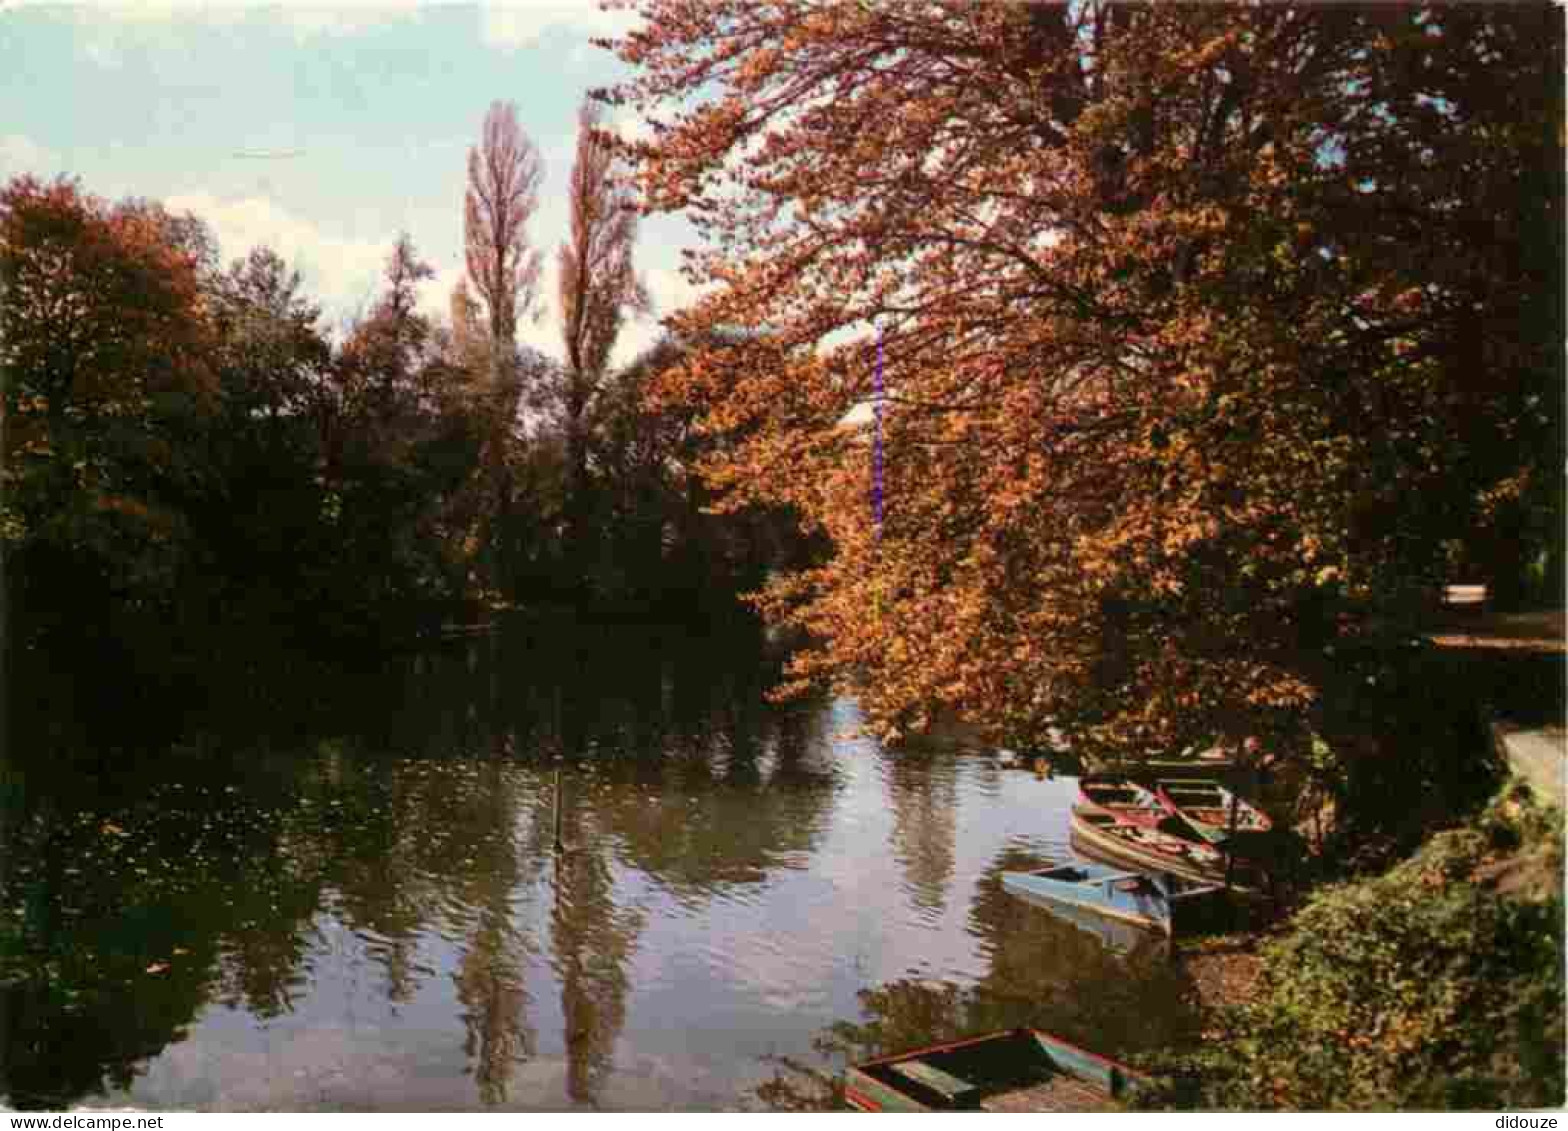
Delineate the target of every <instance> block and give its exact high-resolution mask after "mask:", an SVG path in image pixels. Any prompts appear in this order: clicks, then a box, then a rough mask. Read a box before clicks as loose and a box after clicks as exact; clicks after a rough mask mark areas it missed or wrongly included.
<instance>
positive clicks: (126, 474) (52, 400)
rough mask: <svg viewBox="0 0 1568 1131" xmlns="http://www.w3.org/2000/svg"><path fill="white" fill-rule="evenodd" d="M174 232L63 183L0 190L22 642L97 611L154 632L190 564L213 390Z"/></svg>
mask: <svg viewBox="0 0 1568 1131" xmlns="http://www.w3.org/2000/svg"><path fill="white" fill-rule="evenodd" d="M167 221H168V218H167V217H165V216H164V215H163V214H162V213H161V211H160V210H155V209H149V208H147V207H145V206H141V205H138V204H135V203H131V204H127V205H122V206H113V205H110V204H108V203H106V202H105V201H102V200H100V199H97V198H95V197H92V196H89V195H86V194H84V193H83V192H81V190H80V189H79V188H78V187H77V185H76V184H75V183H73V182H70V181H66V180H60V181H56V182H54V183H52V184H43V183H40V182H39V181H36V180H34V179H33V178H31V177H25V176H24V177H19V178H17V179H14V180H12V181H11V182H10V183H8V184H6V185H5V186H4V187H3V189H0V295H3V300H4V308H3V312H0V324H3V329H4V335H3V338H0V375H3V380H4V407H3V413H4V415H3V417H0V421H3V424H4V448H3V456H4V467H3V472H0V475H3V497H0V552H4V553H5V555H6V559H7V562H6V574H7V577H6V580H7V585H8V588H9V589H10V590H11V598H12V599H11V601H10V608H11V609H12V611H13V612H14V613H16V614H19V615H22V616H25V617H26V618H27V620H28V622H29V625H26V626H22V627H23V628H24V629H26V628H32V629H38V630H43V629H44V627H45V626H46V625H47V624H48V623H49V622H50V621H51V619H52V618H53V617H55V616H59V617H61V618H62V621H61V623H65V622H69V621H72V620H73V614H74V615H75V616H81V615H82V614H83V611H84V610H89V609H95V608H97V607H98V606H97V602H98V601H99V600H100V599H101V600H103V601H106V602H108V603H109V606H108V607H112V608H117V609H121V610H128V609H131V608H133V607H135V608H139V609H142V610H143V611H145V612H147V613H148V614H149V615H154V616H156V615H158V613H159V610H164V609H167V608H168V603H169V602H170V601H171V600H172V599H173V596H174V594H175V591H176V590H175V587H176V584H177V582H178V579H179V577H180V575H181V572H182V571H183V570H184V569H185V568H186V567H187V565H188V556H189V554H190V552H191V549H192V544H191V539H190V524H189V507H188V504H189V502H190V500H191V499H193V498H194V497H196V496H198V495H199V494H200V493H201V492H202V491H203V490H204V489H205V487H204V483H205V481H206V479H207V477H208V475H207V472H208V467H207V465H206V463H205V462H204V460H203V458H202V450H201V444H200V443H199V439H200V435H201V432H202V429H203V428H204V426H205V421H206V419H207V418H208V417H209V416H210V415H211V413H212V412H213V409H214V407H215V403H216V399H215V393H216V387H215V381H214V377H213V370H212V366H211V364H210V361H211V356H210V344H211V323H210V320H209V317H208V313H207V310H206V307H205V303H204V300H203V298H202V296H201V293H200V280H199V276H198V270H197V267H198V263H197V259H198V256H197V255H196V254H195V253H194V252H193V251H191V250H187V248H185V247H181V246H179V243H178V242H177V240H176V238H175V233H174V229H173V227H172V226H171V225H170V224H169V223H168V222H167ZM184 230H185V231H186V234H187V236H188V235H189V234H190V232H191V229H189V228H188V227H187V228H186V229H184ZM103 615H104V616H107V615H108V613H107V611H105V612H104V613H103ZM93 620H94V617H93V615H92V614H88V615H87V617H86V620H82V621H78V622H77V623H78V625H79V627H81V626H86V625H87V624H89V623H91V622H93ZM12 627H15V626H9V625H8V629H10V628H12ZM94 627H95V629H101V630H104V631H108V630H109V626H108V625H107V624H106V623H101V622H100V623H97V624H96V625H95V626H94Z"/></svg>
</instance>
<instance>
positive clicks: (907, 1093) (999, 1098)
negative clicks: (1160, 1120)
mask: <svg viewBox="0 0 1568 1131" xmlns="http://www.w3.org/2000/svg"><path fill="white" fill-rule="evenodd" d="M1146 1081H1147V1077H1145V1076H1143V1075H1142V1074H1141V1073H1138V1072H1134V1071H1133V1070H1132V1069H1130V1068H1128V1067H1127V1066H1126V1065H1125V1064H1119V1063H1118V1062H1116V1061H1114V1060H1109V1059H1107V1058H1106V1057H1103V1056H1097V1055H1095V1054H1094V1053H1092V1052H1085V1051H1084V1050H1083V1049H1080V1048H1078V1047H1077V1046H1076V1045H1071V1044H1068V1043H1067V1042H1066V1041H1064V1040H1062V1039H1061V1038H1060V1037H1054V1036H1052V1035H1051V1034H1049V1033H1043V1032H1041V1031H1040V1030H1038V1029H1010V1030H1006V1031H1003V1032H998V1033H987V1034H985V1035H984V1036H979V1037H969V1038H966V1039H964V1040H961V1041H950V1042H948V1043H946V1044H940V1045H928V1046H927V1047H925V1048H920V1049H915V1050H913V1051H910V1052H901V1053H896V1054H894V1055H892V1056H883V1057H878V1058H877V1059H875V1060H868V1061H865V1062H863V1063H861V1064H855V1065H852V1066H850V1068H849V1069H848V1070H847V1071H846V1072H845V1074H844V1099H845V1100H846V1101H848V1103H849V1105H850V1106H851V1107H854V1108H858V1109H859V1110H861V1111H1105V1110H1114V1109H1115V1108H1116V1107H1117V1106H1118V1101H1120V1100H1121V1099H1122V1098H1123V1097H1124V1096H1125V1095H1126V1094H1127V1092H1128V1091H1129V1090H1130V1089H1132V1088H1135V1087H1137V1086H1139V1085H1141V1084H1143V1083H1145V1082H1146Z"/></svg>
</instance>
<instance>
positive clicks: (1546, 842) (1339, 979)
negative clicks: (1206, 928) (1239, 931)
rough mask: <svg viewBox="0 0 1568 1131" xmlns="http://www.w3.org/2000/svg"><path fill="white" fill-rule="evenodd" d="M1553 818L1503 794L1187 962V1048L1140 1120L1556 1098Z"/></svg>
mask: <svg viewBox="0 0 1568 1131" xmlns="http://www.w3.org/2000/svg"><path fill="white" fill-rule="evenodd" d="M1562 876H1563V833H1562V820H1561V814H1560V813H1559V812H1558V811H1557V810H1555V809H1551V808H1544V807H1542V806H1540V805H1538V804H1537V803H1536V802H1535V801H1534V800H1533V799H1532V796H1531V794H1530V793H1529V791H1528V790H1527V789H1524V788H1523V787H1521V786H1520V785H1519V784H1518V783H1516V782H1510V783H1508V784H1507V785H1506V786H1505V787H1504V788H1503V789H1502V791H1501V792H1500V793H1499V794H1498V795H1497V796H1496V797H1495V798H1494V799H1493V800H1492V802H1491V803H1490V804H1489V805H1487V806H1486V807H1485V808H1484V809H1483V810H1482V811H1481V812H1480V813H1479V814H1478V815H1476V816H1475V817H1474V818H1472V819H1471V820H1469V821H1467V822H1465V823H1464V824H1463V825H1461V826H1459V827H1457V828H1453V829H1450V830H1447V831H1444V832H1441V833H1438V834H1436V835H1435V836H1433V837H1431V838H1430V839H1429V840H1428V841H1427V842H1426V843H1425V844H1424V845H1423V846H1422V847H1421V848H1420V849H1419V850H1418V851H1417V852H1416V853H1415V854H1414V855H1412V856H1411V857H1409V858H1408V859H1406V860H1405V861H1403V862H1402V863H1399V864H1397V865H1396V866H1394V867H1392V868H1390V869H1389V870H1387V871H1386V872H1384V873H1382V874H1381V875H1377V876H1374V877H1371V878H1364V879H1359V880H1355V881H1352V882H1347V883H1341V884H1335V885H1332V886H1328V887H1325V888H1322V889H1320V890H1319V891H1318V892H1316V893H1315V894H1314V895H1313V896H1312V897H1311V898H1310V899H1308V900H1307V902H1306V903H1305V904H1304V905H1303V907H1302V908H1301V909H1300V911H1299V912H1298V913H1297V914H1296V915H1295V916H1294V917H1292V918H1291V919H1290V920H1289V921H1287V922H1286V923H1285V924H1284V925H1283V926H1282V927H1280V928H1277V929H1276V930H1274V931H1273V932H1270V933H1269V934H1268V935H1266V936H1261V935H1260V936H1250V937H1245V936H1244V937H1232V938H1229V939H1224V940H1214V941H1212V942H1210V943H1208V944H1206V945H1205V946H1202V947H1199V948H1197V949H1195V950H1194V951H1192V952H1190V953H1188V954H1187V955H1185V956H1184V959H1183V960H1184V962H1185V963H1186V965H1187V968H1188V972H1189V973H1190V974H1191V976H1192V978H1193V981H1194V984H1195V986H1196V987H1197V990H1198V992H1199V994H1200V995H1201V996H1202V998H1203V1000H1204V1010H1205V1033H1204V1040H1203V1042H1202V1044H1201V1046H1200V1047H1199V1048H1198V1049H1196V1050H1194V1051H1190V1052H1176V1053H1172V1054H1169V1055H1167V1056H1166V1057H1165V1058H1164V1059H1163V1060H1162V1061H1161V1062H1160V1064H1159V1065H1157V1067H1159V1068H1161V1069H1163V1070H1165V1071H1167V1072H1169V1073H1171V1077H1170V1078H1171V1083H1170V1084H1169V1086H1167V1087H1164V1088H1162V1089H1160V1090H1159V1091H1157V1092H1155V1093H1153V1094H1151V1095H1149V1096H1148V1097H1146V1099H1145V1102H1146V1103H1147V1105H1148V1106H1150V1107H1154V1108H1166V1109H1179V1110H1191V1109H1193V1108H1201V1109H1219V1108H1230V1109H1245V1110H1361V1111H1366V1110H1396V1109H1400V1110H1408V1109H1418V1110H1419V1109H1425V1110H1430V1109H1475V1108H1481V1109H1498V1108H1518V1107H1547V1106H1556V1105H1560V1104H1562V1103H1563V1100H1564V1054H1563V1047H1564V1026H1563V1006H1564V1001H1563V998H1564V980H1563V887H1562Z"/></svg>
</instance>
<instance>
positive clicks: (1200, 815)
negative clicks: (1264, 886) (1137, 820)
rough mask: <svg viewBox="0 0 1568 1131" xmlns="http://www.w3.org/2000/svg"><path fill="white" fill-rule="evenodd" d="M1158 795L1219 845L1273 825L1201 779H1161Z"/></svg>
mask: <svg viewBox="0 0 1568 1131" xmlns="http://www.w3.org/2000/svg"><path fill="white" fill-rule="evenodd" d="M1154 791H1155V794H1156V795H1157V796H1158V797H1159V799H1160V801H1161V802H1162V803H1164V804H1165V805H1166V806H1167V807H1168V808H1169V809H1170V811H1171V812H1173V813H1179V814H1180V815H1181V816H1183V817H1185V818H1186V819H1187V821H1188V823H1189V824H1191V825H1192V826H1193V828H1195V829H1197V830H1198V832H1199V833H1200V834H1202V836H1203V837H1204V839H1205V840H1208V841H1210V842H1211V843H1216V844H1217V843H1219V842H1221V841H1223V840H1225V839H1226V838H1227V837H1229V836H1230V835H1231V832H1232V830H1233V829H1234V831H1236V832H1238V833H1262V832H1267V831H1268V830H1269V829H1270V828H1272V827H1273V823H1272V822H1271V821H1270V820H1269V819H1268V817H1267V816H1265V815H1264V814H1263V813H1262V812H1261V811H1260V810H1259V809H1257V808H1256V807H1254V806H1252V805H1249V804H1248V803H1247V802H1245V801H1243V800H1242V799H1241V798H1240V797H1238V796H1237V795H1236V794H1234V793H1232V792H1231V791H1230V790H1228V789H1226V788H1225V787H1224V786H1222V785H1220V784H1219V783H1218V782H1214V781H1206V780H1203V779H1201V778H1161V779H1160V780H1159V781H1157V782H1155V785H1154Z"/></svg>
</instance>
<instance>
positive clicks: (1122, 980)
mask: <svg viewBox="0 0 1568 1131" xmlns="http://www.w3.org/2000/svg"><path fill="white" fill-rule="evenodd" d="M1046 863H1048V862H1047V861H1043V860H1041V859H1040V858H1039V857H1038V856H1035V855H1033V854H1031V853H1028V852H1026V851H1023V850H1020V849H1017V848H1012V847H1010V848H1007V849H1004V850H1003V851H1002V852H1001V853H1000V854H999V855H998V856H997V858H996V859H995V860H994V861H993V862H992V863H991V864H990V866H989V867H987V869H986V870H985V872H984V874H983V875H982V876H981V877H980V879H979V881H978V882H977V884H976V887H975V892H974V895H973V898H972V900H971V903H970V909H969V929H970V933H971V934H973V935H974V936H975V937H976V939H977V940H978V941H979V944H980V947H981V949H982V951H983V952H984V953H985V955H986V957H987V962H986V972H985V974H984V976H983V977H981V979H980V980H979V981H978V982H977V983H975V984H973V985H968V986H960V985H955V984H952V983H948V982H938V981H932V980H922V979H915V978H900V979H896V980H894V981H891V982H885V983H883V984H882V985H879V986H873V987H869V988H867V989H864V990H861V991H860V993H859V994H858V995H857V996H858V998H859V1001H860V1018H859V1019H858V1020H855V1021H840V1022H836V1023H835V1024H833V1025H831V1026H829V1027H828V1028H827V1029H826V1030H825V1031H823V1032H822V1033H820V1034H819V1035H818V1036H817V1037H816V1038H815V1039H814V1040H813V1042H812V1044H813V1046H814V1047H815V1049H816V1051H817V1053H818V1062H817V1063H808V1062H806V1061H804V1060H801V1059H799V1058H778V1059H777V1061H776V1063H775V1065H774V1069H775V1070H774V1074H773V1076H772V1078H771V1079H769V1080H767V1081H766V1082H764V1083H763V1084H761V1085H760V1086H758V1088H757V1089H756V1091H755V1095H756V1097H757V1099H758V1100H759V1101H761V1103H762V1104H763V1105H764V1106H766V1107H768V1108H770V1109H773V1110H776V1111H830V1110H835V1109H837V1108H840V1107H842V1106H843V1104H842V1078H841V1073H842V1070H843V1068H844V1067H845V1066H846V1065H848V1064H851V1063H855V1062H858V1061H862V1060H867V1059H870V1058H872V1057H876V1056H882V1055H886V1054H891V1053H895V1052H899V1051H901V1050H904V1049H912V1048H919V1047H920V1046H922V1045H929V1044H935V1043H939V1042H941V1041H946V1040H953V1039H956V1038H959V1037H964V1036H970V1035H974V1034H978V1033H985V1032H990V1031H993V1030H997V1029H1012V1028H1017V1027H1031V1028H1036V1029H1042V1030H1045V1031H1046V1032H1049V1033H1054V1034H1055V1035H1057V1036H1059V1037H1063V1038H1065V1039H1066V1040H1068V1041H1070V1042H1072V1043H1073V1044H1076V1045H1079V1046H1080V1047H1083V1048H1087V1049H1090V1050H1093V1051H1094V1052H1098V1053H1100V1054H1101V1055H1104V1056H1110V1057H1114V1058H1117V1059H1129V1058H1130V1059H1132V1060H1136V1059H1137V1058H1138V1056H1139V1054H1141V1053H1146V1052H1153V1051H1155V1050H1157V1049H1161V1048H1165V1047H1170V1046H1174V1045H1177V1044H1180V1043H1182V1042H1186V1041H1189V1040H1192V1039H1193V1038H1195V1037H1196V1036H1197V1032H1198V1025H1197V1016H1196V1014H1195V1012H1194V1011H1193V1007H1192V1005H1191V994H1190V986H1189V985H1188V983H1187V981H1186V979H1185V978H1184V977H1183V976H1182V975H1181V974H1180V972H1179V971H1178V970H1177V969H1176V967H1175V966H1173V965H1172V964H1171V962H1170V961H1169V958H1168V955H1167V951H1166V948H1165V945H1164V943H1163V941H1162V940H1160V939H1159V938H1158V937H1157V936H1154V935H1152V934H1151V935H1150V936H1149V938H1148V941H1147V942H1146V943H1145V944H1144V945H1141V946H1139V947H1137V948H1136V949H1134V950H1133V951H1131V952H1130V953H1126V954H1118V953H1116V952H1115V951H1113V950H1110V949H1108V948H1107V947H1106V946H1105V945H1104V944H1103V943H1102V942H1101V941H1100V940H1099V939H1098V938H1097V937H1095V936H1094V935H1092V934H1090V933H1088V932H1086V931H1084V930H1082V929H1080V928H1078V927H1076V926H1074V925H1073V924H1072V923H1070V922H1069V921H1068V920H1066V919H1062V918H1058V917H1057V916H1055V915H1052V914H1051V913H1050V912H1049V911H1046V910H1044V909H1042V908H1039V907H1036V906H1034V905H1033V904H1030V903H1027V902H1025V901H1024V900H1022V899H1018V898H1016V897H1014V896H1012V895H1009V894H1008V893H1007V892H1006V891H1005V890H1004V889H1003V887H1002V873H1003V872H1010V871H1021V870H1027V869H1030V868H1038V867H1042V866H1044V865H1045V864H1046ZM1086 988H1088V990H1089V991H1090V992H1085V991H1086Z"/></svg>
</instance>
